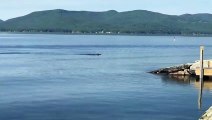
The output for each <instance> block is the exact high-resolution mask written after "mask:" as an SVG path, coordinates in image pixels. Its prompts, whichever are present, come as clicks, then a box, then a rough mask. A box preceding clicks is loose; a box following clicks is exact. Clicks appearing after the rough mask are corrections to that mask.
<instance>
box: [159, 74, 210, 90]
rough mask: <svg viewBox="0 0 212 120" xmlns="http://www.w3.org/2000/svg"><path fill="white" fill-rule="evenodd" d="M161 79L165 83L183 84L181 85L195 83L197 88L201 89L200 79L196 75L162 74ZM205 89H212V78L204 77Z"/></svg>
mask: <svg viewBox="0 0 212 120" xmlns="http://www.w3.org/2000/svg"><path fill="white" fill-rule="evenodd" d="M161 80H162V81H163V82H164V83H169V84H181V85H186V84H187V85H190V84H191V85H193V86H194V87H195V88H197V89H200V80H199V78H198V77H194V76H161ZM203 89H204V90H212V78H204V83H203Z"/></svg>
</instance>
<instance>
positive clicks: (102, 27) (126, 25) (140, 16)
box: [0, 9, 212, 34]
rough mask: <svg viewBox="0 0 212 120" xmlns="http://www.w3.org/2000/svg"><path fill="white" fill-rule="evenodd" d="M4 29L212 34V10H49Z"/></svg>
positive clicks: (1, 26)
mask: <svg viewBox="0 0 212 120" xmlns="http://www.w3.org/2000/svg"><path fill="white" fill-rule="evenodd" d="M0 30H1V31H19V32H22V31H25V32H67V33H98V34H100V33H114V34H117V33H129V34H212V15H211V14H194V15H191V14H184V15H181V16H174V15H165V14H160V13H155V12H150V11H145V10H135V11H128V12H117V11H114V10H111V11H106V12H88V11H66V10H60V9H57V10H48V11H39V12H33V13H31V14H29V15H26V16H23V17H18V18H14V19H10V20H7V21H4V22H1V23H0Z"/></svg>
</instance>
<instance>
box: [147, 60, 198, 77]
mask: <svg viewBox="0 0 212 120" xmlns="http://www.w3.org/2000/svg"><path fill="white" fill-rule="evenodd" d="M192 65H193V63H187V64H181V65H176V66H171V67H166V68H161V69H158V70H154V71H150V72H149V73H152V74H168V75H192V76H194V75H195V70H193V69H191V66H192Z"/></svg>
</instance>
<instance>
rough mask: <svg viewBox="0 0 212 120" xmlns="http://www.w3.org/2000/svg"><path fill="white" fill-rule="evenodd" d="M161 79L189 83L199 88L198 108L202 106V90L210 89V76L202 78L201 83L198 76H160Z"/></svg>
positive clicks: (172, 82)
mask: <svg viewBox="0 0 212 120" xmlns="http://www.w3.org/2000/svg"><path fill="white" fill-rule="evenodd" d="M161 80H162V81H163V82H164V83H168V84H180V85H190V84H192V85H193V86H194V87H195V88H196V89H198V90H199V94H198V108H199V109H201V107H202V93H203V90H212V78H204V80H203V81H204V82H203V84H200V80H199V78H198V77H194V76H161Z"/></svg>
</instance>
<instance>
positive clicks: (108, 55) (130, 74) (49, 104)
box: [0, 34, 212, 120]
mask: <svg viewBox="0 0 212 120" xmlns="http://www.w3.org/2000/svg"><path fill="white" fill-rule="evenodd" d="M173 39H174V37H173V36H103V35H102V36H101V35H100V36H95V35H38V34H34V35H30V34H27V35H26V34H0V120H197V119H198V118H199V117H200V116H201V114H203V112H204V111H205V110H207V109H208V108H209V107H210V106H211V105H212V97H211V96H212V90H211V89H210V87H209V88H207V89H204V91H203V107H202V109H201V110H198V105H197V103H198V102H197V99H198V87H196V86H197V85H196V84H197V83H196V82H195V81H191V82H188V81H180V80H173V79H171V78H166V77H163V76H156V75H152V74H149V73H147V72H148V71H151V70H154V69H157V68H161V67H167V66H171V65H176V64H182V63H188V62H194V61H195V60H197V59H198V58H199V45H206V48H205V57H206V59H209V58H212V57H211V56H212V38H211V37H182V36H177V37H175V39H176V41H173ZM96 53H100V54H102V55H101V56H89V55H80V54H96ZM211 88H212V87H211Z"/></svg>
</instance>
